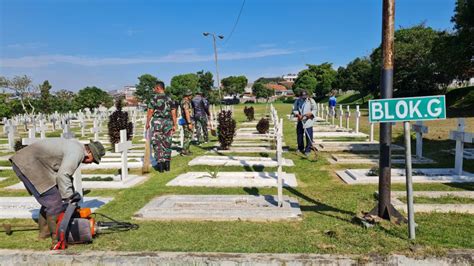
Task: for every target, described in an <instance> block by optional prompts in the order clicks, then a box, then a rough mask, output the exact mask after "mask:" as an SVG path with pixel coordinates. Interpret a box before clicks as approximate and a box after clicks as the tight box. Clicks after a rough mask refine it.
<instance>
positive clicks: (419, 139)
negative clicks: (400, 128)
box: [411, 121, 428, 159]
mask: <svg viewBox="0 0 474 266" xmlns="http://www.w3.org/2000/svg"><path fill="white" fill-rule="evenodd" d="M411 128H412V130H413V131H415V132H416V158H418V159H421V158H422V157H423V134H426V133H428V127H427V126H424V125H423V121H416V123H415V124H413V125H412V126H411Z"/></svg>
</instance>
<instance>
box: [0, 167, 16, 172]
mask: <svg viewBox="0 0 474 266" xmlns="http://www.w3.org/2000/svg"><path fill="white" fill-rule="evenodd" d="M0 170H6V171H8V170H12V171H13V169H12V167H11V166H0Z"/></svg>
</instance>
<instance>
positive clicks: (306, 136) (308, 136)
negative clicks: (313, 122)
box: [296, 122, 313, 153]
mask: <svg viewBox="0 0 474 266" xmlns="http://www.w3.org/2000/svg"><path fill="white" fill-rule="evenodd" d="M296 135H297V141H298V150H299V151H300V152H304V153H308V152H311V145H312V143H313V127H310V128H306V130H305V129H304V128H303V123H302V122H298V125H297V126H296ZM305 140H306V145H305V143H304V141H305Z"/></svg>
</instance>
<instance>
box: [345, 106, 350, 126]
mask: <svg viewBox="0 0 474 266" xmlns="http://www.w3.org/2000/svg"><path fill="white" fill-rule="evenodd" d="M350 118H351V110H350V109H349V105H347V111H346V127H347V129H349V128H350V127H349V123H350Z"/></svg>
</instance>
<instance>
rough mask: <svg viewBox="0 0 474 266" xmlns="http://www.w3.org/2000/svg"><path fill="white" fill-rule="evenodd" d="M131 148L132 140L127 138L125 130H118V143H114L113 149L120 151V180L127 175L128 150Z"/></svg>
mask: <svg viewBox="0 0 474 266" xmlns="http://www.w3.org/2000/svg"><path fill="white" fill-rule="evenodd" d="M131 148H132V142H131V141H128V140H127V130H126V129H122V130H120V143H117V144H115V151H116V152H121V153H122V170H121V175H120V178H121V180H122V181H124V180H125V179H127V177H128V150H129V149H131Z"/></svg>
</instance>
